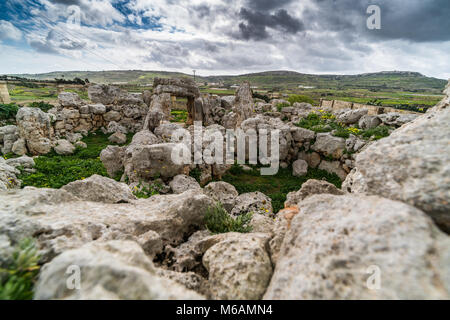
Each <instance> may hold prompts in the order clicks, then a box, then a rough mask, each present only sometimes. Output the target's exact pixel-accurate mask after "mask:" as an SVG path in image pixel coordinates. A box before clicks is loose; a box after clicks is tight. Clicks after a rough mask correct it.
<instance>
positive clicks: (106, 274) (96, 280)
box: [34, 241, 203, 300]
mask: <svg viewBox="0 0 450 320" xmlns="http://www.w3.org/2000/svg"><path fill="white" fill-rule="evenodd" d="M73 266H77V267H78V268H79V271H80V275H81V277H80V280H81V282H80V288H79V289H77V288H68V285H67V283H70V281H68V276H70V275H68V274H67V270H71V269H70V268H71V267H73ZM73 285H74V283H73ZM34 298H35V299H36V300H49V299H79V300H103V299H106V300H115V299H127V300H128V299H133V300H137V299H139V300H175V299H176V300H178V299H182V300H184V299H188V300H191V299H195V300H198V299H203V297H202V296H200V295H199V294H197V293H195V292H194V291H191V290H188V289H186V288H185V287H183V286H181V285H179V284H177V283H175V282H174V281H172V280H169V279H165V278H162V277H159V276H158V275H157V272H156V269H155V268H154V266H153V263H152V262H151V260H150V259H148V258H147V256H146V255H145V253H144V252H143V251H142V249H141V248H140V247H139V245H138V244H136V243H135V242H132V241H110V242H105V243H101V242H92V243H89V244H86V245H85V246H83V247H81V248H79V249H75V250H70V251H66V252H64V253H63V254H61V255H60V256H58V257H57V258H55V259H54V260H53V261H52V262H51V263H49V264H47V265H45V266H44V268H43V269H42V271H41V274H40V277H39V281H38V283H37V286H36V291H35V296H34Z"/></svg>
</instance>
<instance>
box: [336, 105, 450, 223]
mask: <svg viewBox="0 0 450 320" xmlns="http://www.w3.org/2000/svg"><path fill="white" fill-rule="evenodd" d="M444 100H445V99H444ZM449 123H450V107H447V108H442V109H439V110H436V111H431V112H429V113H427V114H425V115H423V116H421V117H419V118H418V119H416V120H415V121H413V122H411V123H408V124H406V125H404V126H403V127H401V128H400V129H398V130H396V131H394V132H393V133H392V134H391V135H390V136H389V137H387V138H384V139H381V140H379V141H377V142H375V143H373V144H371V145H370V146H369V147H367V148H366V149H365V150H364V151H362V152H361V153H360V154H358V156H357V157H356V162H355V167H356V170H355V173H354V174H352V175H351V176H350V177H349V178H348V179H347V180H348V181H345V183H344V185H345V187H346V189H347V191H350V192H358V191H364V192H366V193H368V194H372V195H380V196H383V197H386V198H389V199H393V200H399V201H402V202H405V203H408V204H410V205H413V206H415V207H417V208H419V209H421V210H423V211H424V212H426V213H427V214H429V215H430V216H431V217H433V219H434V220H435V221H436V223H437V224H438V225H439V226H440V227H441V228H442V229H443V230H445V231H446V232H450V214H449V213H450V200H449V199H450V135H449V130H448V124H449Z"/></svg>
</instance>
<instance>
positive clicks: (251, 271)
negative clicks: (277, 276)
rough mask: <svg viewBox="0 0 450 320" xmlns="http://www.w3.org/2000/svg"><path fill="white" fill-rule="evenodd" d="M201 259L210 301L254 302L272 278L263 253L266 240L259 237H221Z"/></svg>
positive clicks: (269, 263) (265, 252)
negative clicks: (208, 287)
mask: <svg viewBox="0 0 450 320" xmlns="http://www.w3.org/2000/svg"><path fill="white" fill-rule="evenodd" d="M223 237H224V239H223V240H222V241H220V242H218V243H217V244H215V245H213V246H212V247H210V248H209V249H208V250H207V251H206V253H205V255H204V256H203V265H204V266H205V268H206V269H207V270H208V271H209V285H210V292H211V295H212V298H213V299H220V300H230V299H233V300H258V299H261V297H262V296H263V294H264V292H265V290H266V288H267V285H268V283H269V281H270V277H271V275H272V263H271V262H270V258H269V255H268V253H267V251H266V247H267V242H268V239H269V237H267V236H265V235H259V234H231V236H227V235H224V236H223Z"/></svg>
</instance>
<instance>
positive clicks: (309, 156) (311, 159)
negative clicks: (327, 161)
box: [297, 151, 321, 168]
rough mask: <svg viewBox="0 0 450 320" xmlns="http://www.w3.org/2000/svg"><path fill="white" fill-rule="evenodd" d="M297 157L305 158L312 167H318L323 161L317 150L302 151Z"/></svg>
mask: <svg viewBox="0 0 450 320" xmlns="http://www.w3.org/2000/svg"><path fill="white" fill-rule="evenodd" d="M297 158H298V159H299V160H305V161H306V162H307V163H308V166H309V167H311V168H317V167H318V166H319V164H320V161H321V158H320V155H319V154H318V153H317V152H305V151H301V152H299V153H298V155H297Z"/></svg>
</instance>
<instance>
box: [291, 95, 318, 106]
mask: <svg viewBox="0 0 450 320" xmlns="http://www.w3.org/2000/svg"><path fill="white" fill-rule="evenodd" d="M288 101H289V102H290V103H291V105H292V104H294V103H296V102H298V103H302V102H305V103H309V104H314V100H313V99H311V98H310V97H307V96H302V95H299V94H294V95H292V96H290V97H289V98H288Z"/></svg>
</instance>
